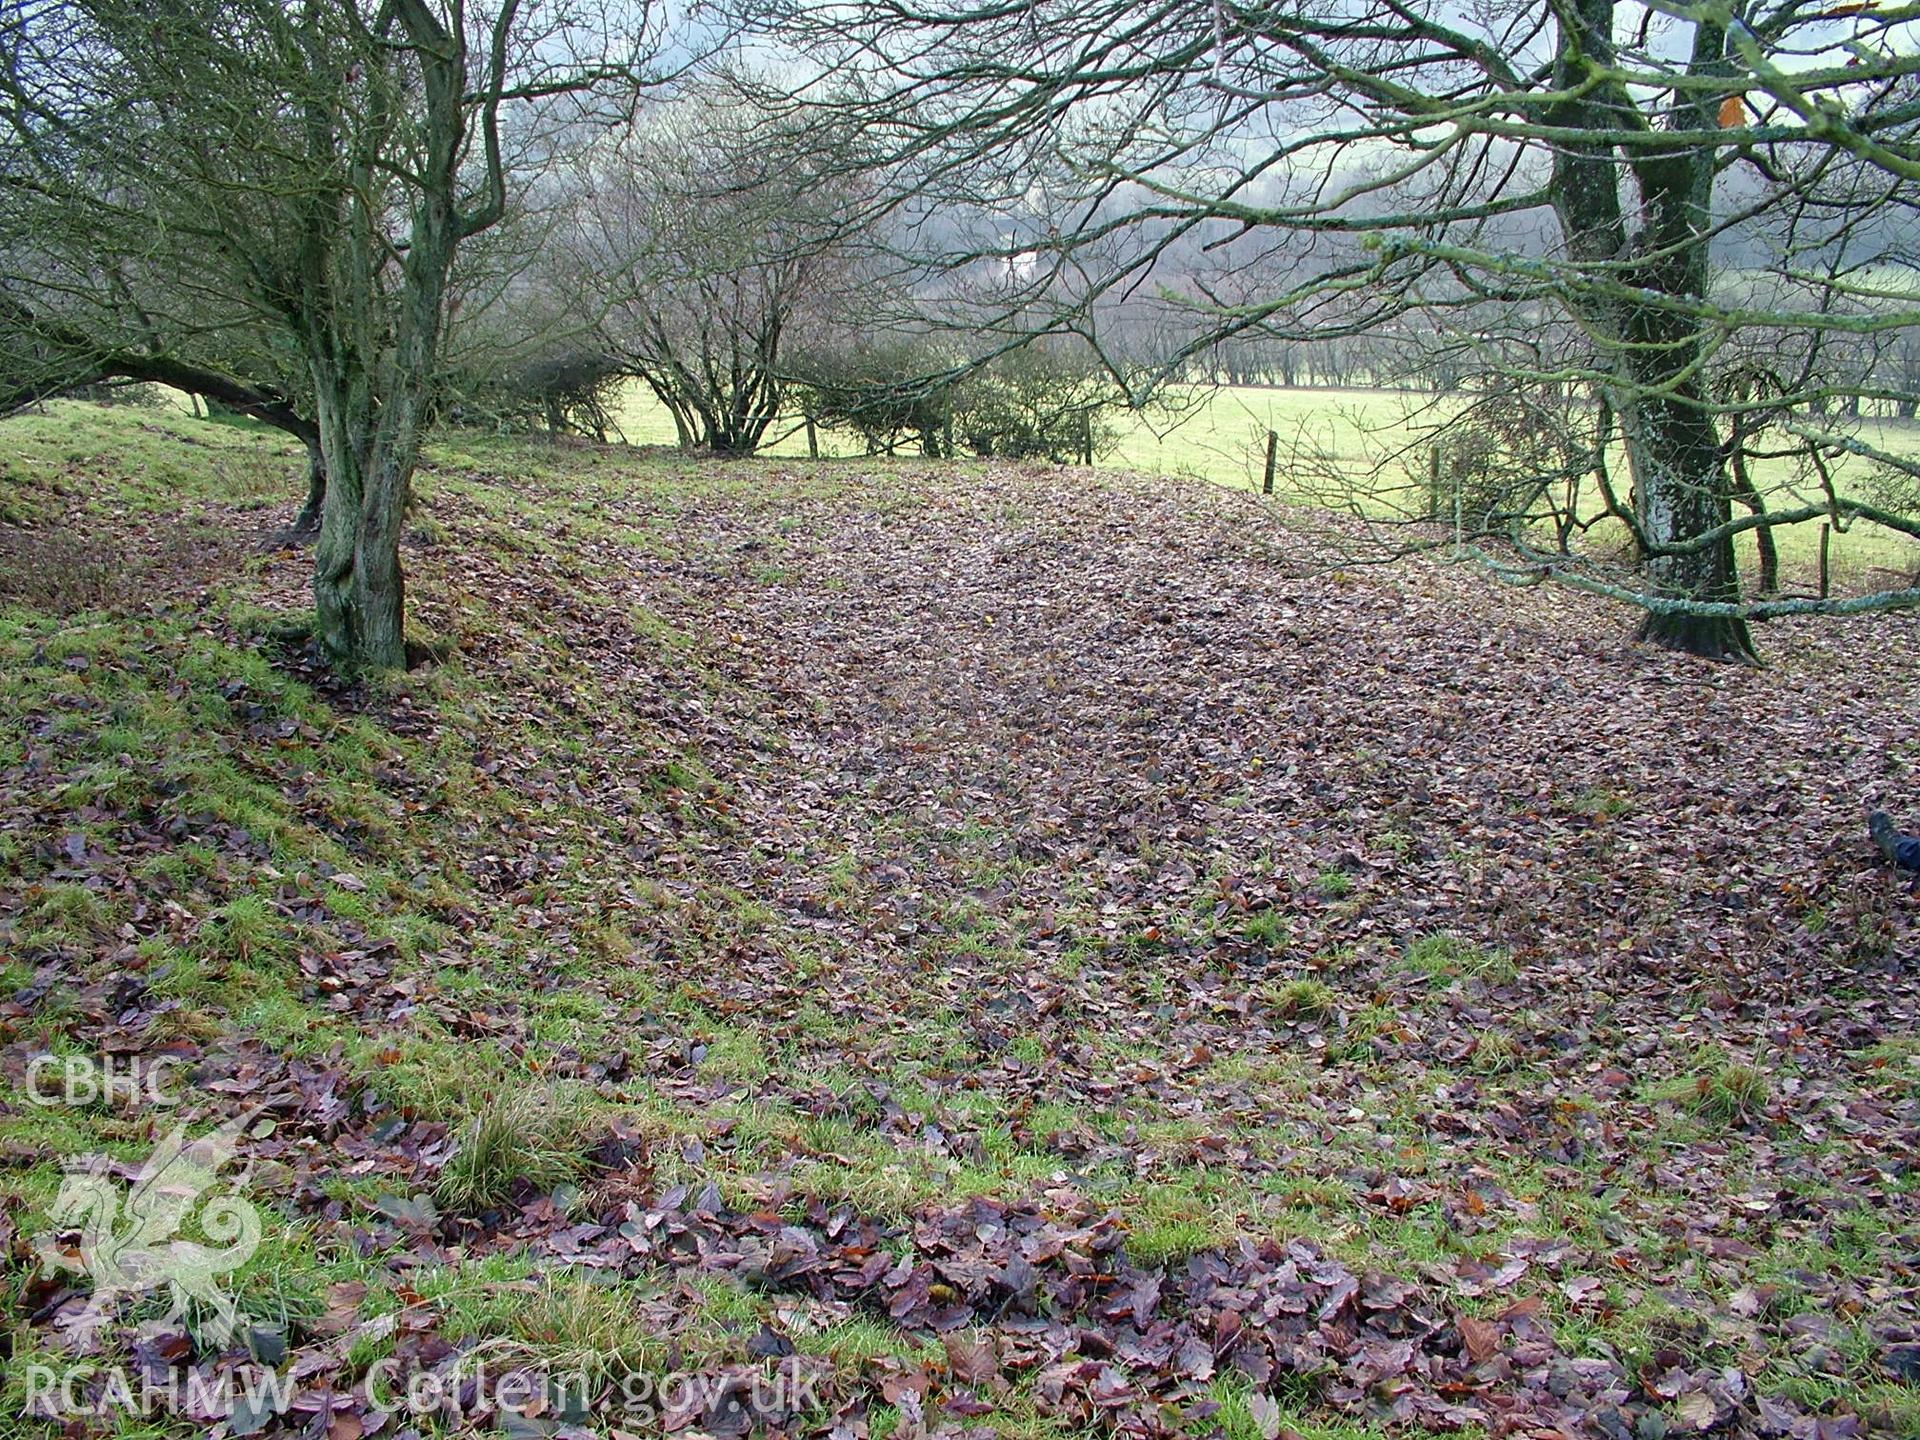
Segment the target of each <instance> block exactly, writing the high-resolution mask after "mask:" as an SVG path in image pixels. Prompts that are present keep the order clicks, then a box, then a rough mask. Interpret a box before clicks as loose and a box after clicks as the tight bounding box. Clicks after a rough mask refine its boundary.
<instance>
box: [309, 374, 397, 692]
mask: <svg viewBox="0 0 1920 1440" xmlns="http://www.w3.org/2000/svg"><path fill="white" fill-rule="evenodd" d="M322 378H323V377H322V376H321V375H319V374H316V376H315V381H316V384H315V389H316V392H317V393H318V396H319V404H318V409H319V412H320V445H321V450H322V453H323V455H324V457H325V461H326V467H327V490H326V500H325V503H324V504H323V506H322V508H321V523H320V539H319V543H318V544H317V545H316V546H315V547H314V571H313V598H314V608H315V610H316V611H317V612H318V619H319V637H320V643H321V644H322V645H323V646H324V647H325V649H326V650H327V652H328V653H329V654H330V655H332V656H334V657H335V658H336V659H337V660H339V661H340V662H342V663H343V664H345V665H347V666H350V667H353V668H359V669H404V668H405V667H406V663H407V642H406V579H405V576H404V574H403V572H402V570H401V567H400V528H401V525H402V524H403V523H404V519H405V515H406V503H407V491H408V487H409V484H410V483H411V480H412V477H413V467H414V462H415V459H416V458H417V455H416V451H417V442H416V441H415V440H414V435H413V433H412V431H411V427H404V426H399V427H396V426H392V425H390V424H388V423H386V422H387V420H388V418H389V417H388V416H386V415H382V416H380V417H379V418H376V417H375V414H374V411H373V407H372V405H371V404H370V403H369V402H368V399H367V387H366V386H365V385H364V384H363V383H361V382H359V381H358V380H356V379H353V378H345V377H328V378H329V379H330V380H331V382H332V383H331V384H323V383H320V382H321V381H322ZM388 403H389V406H391V405H392V404H393V403H394V402H393V400H391V399H390V400H389V402H388ZM401 403H403V404H404V403H405V402H404V401H402V402H401ZM396 430H403V431H405V432H407V433H402V434H396V433H395V431H396ZM396 441H397V442H400V443H398V444H396V443H395V442H396Z"/></svg>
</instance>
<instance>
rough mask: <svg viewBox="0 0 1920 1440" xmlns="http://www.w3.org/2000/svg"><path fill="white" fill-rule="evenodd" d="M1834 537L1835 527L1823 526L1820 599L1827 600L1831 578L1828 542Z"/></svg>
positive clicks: (1821, 531)
mask: <svg viewBox="0 0 1920 1440" xmlns="http://www.w3.org/2000/svg"><path fill="white" fill-rule="evenodd" d="M1832 536H1833V526H1831V525H1827V524H1823V525H1821V527H1820V598H1821V599H1822V600H1824V599H1826V598H1827V588H1828V584H1829V576H1828V573H1827V542H1828V541H1829V540H1830V539H1831V538H1832Z"/></svg>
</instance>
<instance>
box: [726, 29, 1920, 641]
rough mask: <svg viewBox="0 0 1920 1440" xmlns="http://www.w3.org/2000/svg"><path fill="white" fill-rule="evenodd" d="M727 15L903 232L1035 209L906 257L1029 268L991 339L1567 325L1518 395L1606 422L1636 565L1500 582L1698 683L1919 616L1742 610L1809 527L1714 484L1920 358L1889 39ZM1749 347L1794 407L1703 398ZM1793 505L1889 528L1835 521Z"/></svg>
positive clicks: (1904, 70)
mask: <svg viewBox="0 0 1920 1440" xmlns="http://www.w3.org/2000/svg"><path fill="white" fill-rule="evenodd" d="M743 4H744V7H745V8H744V10H743V18H745V19H747V20H749V21H751V22H754V23H757V24H759V25H761V26H763V27H765V28H766V29H767V30H769V31H770V32H772V33H775V34H777V35H779V36H781V37H782V38H784V39H785V40H786V41H788V42H789V43H792V44H794V45H795V46H796V48H800V49H804V50H805V52H806V53H808V54H809V55H810V56H812V57H814V58H815V59H816V61H817V62H818V64H817V68H816V69H813V70H810V71H809V72H808V74H809V77H810V78H808V79H807V81H806V82H805V83H803V84H801V85H798V86H793V87H789V89H788V91H787V93H786V96H785V99H786V101H787V105H788V109H787V112H786V114H787V118H788V120H789V121H790V122H791V123H794V124H797V125H799V126H801V127H805V126H808V125H820V124H825V125H831V126H832V127H834V128H835V129H836V130H837V131H842V132H845V131H851V132H852V133H856V134H858V135H859V136H860V137H861V141H862V146H863V152H862V159H863V160H864V162H865V163H867V164H868V165H871V166H873V167H877V168H879V169H883V170H885V171H886V172H887V173H889V174H890V175H891V177H892V181H893V183H892V186H891V196H892V201H891V203H892V204H893V205H894V206H895V207H896V208H902V209H912V210H915V211H916V212H924V211H931V210H935V209H937V208H939V207H940V206H942V205H947V204H954V205H959V204H965V205H968V206H973V207H976V208H977V207H981V206H986V207H989V208H991V209H993V210H994V211H996V213H998V214H1001V215H1005V216H1013V217H1016V220H1017V219H1018V217H1020V216H1022V215H1034V214H1035V213H1036V212H1035V211H1034V210H1033V208H1032V206H1031V202H1030V197H1031V196H1032V195H1033V194H1034V193H1035V192H1036V190H1039V189H1042V188H1044V190H1045V193H1046V195H1047V197H1048V215H1049V218H1048V220H1047V223H1046V224H1044V225H1040V224H1030V225H1025V226H1022V225H1020V224H1017V223H1016V224H1014V225H1012V226H1008V225H1006V224H1002V225H1001V227H1000V229H999V230H998V231H997V232H987V231H985V230H979V231H976V232H975V233H973V234H972V235H970V236H954V235H951V234H949V235H946V236H943V237H942V243H941V244H940V245H938V246H932V247H929V250H928V253H929V258H932V259H937V260H938V261H939V262H940V263H943V264H945V265H947V266H948V267H951V268H958V269H964V268H966V267H969V266H974V267H977V266H981V265H991V264H994V263H998V264H1000V265H1002V266H1006V265H1007V264H1008V263H1009V261H1010V260H1011V259H1013V258H1015V257H1016V256H1024V257H1027V258H1028V260H1029V261H1032V260H1036V259H1037V261H1038V262H1039V263H1037V264H1032V265H1030V270H1031V276H1030V280H1029V283H1028V284H1027V285H1026V286H1025V287H1024V291H1025V293H1024V294H1023V295H1022V296H1020V297H1019V300H1018V303H1017V305H1016V304H1011V303H1010V304H1009V305H1008V307H1007V311H1006V313H1008V314H1012V313H1015V311H1016V310H1017V311H1018V312H1019V313H1021V314H1025V315H1032V314H1033V313H1035V305H1036V302H1037V301H1038V300H1040V299H1043V298H1044V299H1046V300H1048V301H1050V302H1051V305H1052V310H1051V316H1050V318H1049V320H1048V322H1047V323H1048V324H1049V325H1050V326H1053V327H1064V328H1077V329H1081V330H1082V333H1086V329H1087V326H1088V322H1089V320H1090V318H1091V317H1094V316H1095V315H1096V314H1097V312H1098V307H1099V305H1100V304H1101V303H1102V302H1103V301H1105V300H1111V298H1112V297H1114V296H1119V295H1131V294H1137V293H1142V292H1144V291H1146V290H1147V289H1148V288H1149V283H1150V277H1156V278H1157V285H1158V291H1159V294H1160V295H1161V297H1162V299H1163V300H1164V301H1165V302H1167V303H1169V304H1173V305H1176V306H1179V307H1181V308H1184V309H1185V310H1186V311H1188V312H1189V313H1191V314H1192V315H1193V316H1194V317H1196V319H1197V320H1198V321H1199V322H1200V323H1198V324H1196V325H1195V327H1194V333H1193V335H1192V338H1191V339H1190V340H1189V342H1188V343H1187V344H1186V345H1185V346H1184V347H1183V348H1182V350H1181V351H1179V352H1176V354H1175V355H1173V356H1171V357H1169V359H1170V361H1171V362H1172V363H1173V364H1178V363H1179V362H1181V361H1183V360H1184V359H1186V358H1187V357H1190V356H1193V355H1197V354H1200V353H1203V352H1204V351H1205V350H1206V349H1207V348H1208V347H1209V346H1211V345H1213V344H1216V343H1217V342H1219V341H1220V340H1222V339H1226V338H1232V337H1241V336H1250V335H1258V336H1263V337H1266V338H1269V339H1272V340H1275V341H1296V340H1297V341H1312V340H1318V341H1326V340H1329V339H1336V338H1338V337H1341V336H1346V335H1362V334H1377V333H1380V332H1382V331H1383V330H1387V329H1390V328H1392V327H1395V326H1408V325H1413V326H1414V327H1415V328H1417V327H1418V326H1419V325H1422V324H1424V325H1427V326H1429V327H1438V328H1440V329H1443V330H1445V331H1447V332H1448V333H1449V334H1450V335H1451V336H1452V337H1453V338H1454V339H1455V340H1462V341H1469V342H1470V341H1471V340H1472V338H1473V336H1474V333H1475V324H1474V321H1475V318H1476V317H1478V316H1480V315H1482V314H1484V313H1485V309H1486V307H1488V306H1497V307H1502V308H1504V309H1506V310H1507V311H1508V312H1509V313H1525V312H1527V311H1529V310H1532V311H1534V312H1536V313H1549V312H1550V313H1552V314H1553V315H1556V316H1559V317H1564V318H1565V319H1566V320H1568V321H1570V322H1571V323H1572V324H1573V325H1575V326H1576V327H1577V329H1578V331H1579V333H1580V335H1581V337H1582V339H1583V342H1584V351H1583V353H1582V354H1581V355H1579V356H1578V357H1576V358H1575V359H1573V360H1572V361H1571V362H1570V363H1568V364H1565V365H1562V366H1558V367H1556V368H1554V369H1553V370H1552V371H1551V372H1549V373H1531V372H1529V371H1528V369H1527V368H1526V367H1525V365H1524V364H1522V365H1520V366H1518V367H1513V368H1510V370H1509V375H1508V378H1509V379H1511V380H1515V381H1520V382H1525V383H1534V384H1556V385H1561V386H1583V387H1588V388H1589V389H1590V390H1591V392H1592V394H1593V396H1594V401H1593V403H1595V404H1596V405H1603V406H1604V407H1605V409H1606V412H1607V413H1608V414H1609V415H1610V416H1611V417H1612V419H1613V421H1614V423H1615V424H1616V425H1617V427H1618V434H1619V435H1620V437H1621V439H1622V441H1623V443H1624V446H1625V450H1626V453H1627V456H1628V462H1629V470H1630V473H1631V482H1632V484H1631V491H1630V496H1629V498H1628V500H1627V501H1626V502H1624V503H1623V504H1622V506H1621V514H1622V516H1623V517H1624V518H1625V520H1626V522H1627V524H1628V528H1629V530H1630V533H1631V536H1632V539H1633V545H1634V550H1635V552H1636V555H1637V561H1638V563H1637V565H1636V566H1634V567H1632V568H1630V569H1624V570H1623V569H1622V568H1620V567H1619V566H1617V565H1613V564H1610V563H1609V562H1608V558H1607V557H1606V556H1605V555H1604V554H1602V553H1598V552H1588V551H1583V550H1580V549H1579V548H1577V547H1576V548H1575V549H1572V550H1563V549H1562V548H1560V547H1558V546H1556V545H1552V544H1545V545H1542V544H1539V543H1537V541H1536V538H1535V536H1534V535H1533V534H1532V532H1531V531H1530V530H1528V529H1527V528H1526V527H1525V526H1524V525H1523V524H1521V523H1519V522H1518V521H1516V523H1515V524H1514V526H1513V528H1511V529H1510V531H1509V533H1508V535H1507V536H1506V537H1501V538H1503V539H1504V540H1505V541H1506V542H1508V543H1509V545H1510V553H1509V554H1508V555H1507V556H1506V558H1505V560H1504V561H1503V562H1502V563H1503V564H1504V565H1505V568H1506V569H1507V570H1508V571H1509V573H1513V574H1516V575H1525V576H1527V577H1532V578H1538V577H1545V578H1553V579H1558V580H1563V581H1567V582H1569V583H1572V584H1575V585H1580V586H1584V587H1585V588H1588V589H1592V590H1596V591H1600V592H1603V593H1606V594H1610V595H1616V596H1620V597H1622V598H1626V599H1630V600H1633V601H1634V602H1636V603H1638V604H1639V605H1641V606H1642V607H1644V609H1645V610H1646V611H1647V615H1646V620H1645V625H1644V632H1643V633H1644V634H1645V635H1646V636H1647V637H1648V638H1649V639H1652V640H1654V641H1657V642H1659V643H1662V644H1665V645H1670V646H1674V647H1678V648H1682V649H1686V650H1691V651H1695V652H1698V653H1701V654H1705V655H1710V656H1716V657H1725V658H1750V657H1751V656H1752V654H1753V648H1752V641H1751V638H1750V635H1749V632H1748V628H1747V624H1748V621H1749V620H1750V619H1751V618H1755V617H1764V616H1767V615H1775V614H1786V613H1796V612H1839V611H1850V610H1862V609H1872V608H1885V607H1890V606H1896V605H1910V604H1914V603H1917V602H1920V591H1916V590H1912V589H1900V590H1893V591H1885V592H1879V593H1876V594H1873V595H1867V596H1856V597H1850V598H1847V599H1831V600H1827V599H1806V598H1791V599H1755V598H1752V597H1748V596H1745V595H1743V594H1742V592H1741V588H1740V583H1739V576H1738V574H1737V571H1736V567H1735V561H1734V539H1735V537H1736V535H1738V534H1740V533H1742V532H1744V531H1746V530H1750V529H1760V528H1771V527H1773V526H1776V525H1779V524H1786V523H1794V522H1796V521H1797V520H1803V519H1805V518H1807V513H1808V507H1807V506H1804V505H1794V506H1787V507H1781V508H1776V509H1773V510H1770V511H1765V512H1753V513H1747V514H1743V515H1741V516H1740V517H1738V518H1735V517H1734V515H1733V508H1732V507H1733V501H1734V498H1735V493H1736V480H1735V477H1734V475H1733V473H1732V466H1731V464H1730V458H1729V457H1730V450H1729V441H1730V439H1731V438H1732V432H1733V430H1734V428H1735V425H1736V421H1737V420H1738V417H1740V416H1742V415H1743V414H1748V413H1752V412H1755V411H1764V412H1766V413H1767V414H1769V415H1772V414H1776V413H1777V412H1779V411H1780V410H1781V408H1782V407H1783V406H1784V407H1785V408H1786V410H1787V411H1789V412H1791V413H1792V414H1793V415H1794V416H1796V417H1797V418H1796V419H1795V420H1794V422H1793V424H1792V425H1790V426H1788V427H1786V428H1785V429H1784V430H1783V431H1782V432H1781V433H1785V434H1791V435H1794V436H1796V437H1797V438H1798V440H1799V442H1800V444H1801V445H1802V447H1803V448H1804V449H1805V450H1806V451H1807V452H1808V453H1809V454H1813V453H1821V454H1825V455H1828V456H1837V455H1840V454H1842V453H1847V452H1849V451H1852V452H1855V453H1857V452H1859V451H1860V449H1861V442H1859V441H1858V440H1857V439H1855V438H1852V437H1848V436H1846V435H1844V434H1842V433H1840V432H1839V431H1838V430H1837V429H1836V428H1835V427H1834V426H1832V425H1830V424H1826V423H1822V422H1821V421H1820V419H1819V417H1818V416H1817V415H1814V414H1813V413H1812V412H1813V409H1814V403H1815V401H1816V400H1817V399H1819V398H1820V397H1821V396H1822V395H1823V394H1825V393H1828V392H1829V391H1830V390H1831V388H1832V387H1831V386H1830V385H1829V377H1828V375H1827V372H1826V371H1825V370H1824V369H1823V366H1822V364H1821V362H1820V360H1819V356H1820V353H1821V345H1822V342H1827V344H1828V348H1831V342H1833V341H1834V340H1835V339H1837V338H1838V337H1843V336H1854V337H1858V336H1866V335H1892V334H1894V333H1896V332H1899V331H1902V330H1905V329H1910V328H1911V327H1912V326H1914V325H1915V324H1916V323H1920V304H1917V303H1916V300H1915V298H1914V297H1915V287H1914V286H1913V284H1912V280H1911V276H1912V268H1911V265H1910V263H1909V261H1908V259H1907V255H1906V248H1905V247H1904V246H1903V245H1902V244H1901V243H1900V236H1901V235H1902V234H1906V235H1910V234H1911V233H1912V231H1913V226H1914V224H1915V222H1916V215H1915V206H1916V201H1915V199H1914V196H1915V195H1916V194H1920V187H1916V186H1915V183H1914V182H1915V181H1916V180H1920V99H1917V98H1916V88H1915V76H1916V75H1920V56H1917V55H1915V54H1914V53H1913V52H1912V48H1911V46H1910V45H1908V44H1906V43H1905V42H1904V41H1903V38H1902V36H1903V34H1904V32H1903V31H1902V29H1901V28H1900V27H1901V26H1902V25H1903V24H1904V23H1905V17H1906V13H1907V12H1905V11H1904V10H1899V9H1884V10H1883V9H1882V8H1881V7H1877V6H1874V5H1847V6H1839V7H1832V8H1825V7H1821V8H1814V7H1808V6H1804V5H1801V4H1798V3H1796V0H1663V3H1662V4H1660V5H1659V6H1657V7H1649V6H1645V5H1642V4H1638V3H1629V0H1564V3H1561V0H1554V3H1546V0H1520V3H1515V4H1510V5H1500V6H1493V7H1484V6H1483V7H1474V6H1458V5H1452V4H1441V3H1438V0H1417V3H1409V0H1334V3H1332V4H1326V5H1315V6H1309V7H1300V6H1282V7H1273V6H1244V5H1236V4H1231V3H1227V4H1223V3H1218V0H1151V3H1149V4H1147V5H1144V6H1142V5H1138V4H1135V3H1132V0H1071V3H1065V4H1061V5H1054V6H1044V7H1041V6H1025V5H1023V6H1013V7H1009V6H1004V5H1000V4H995V3H989V0H979V3H974V0H963V3H959V4H945V5H934V6H931V7H925V6H922V7H912V8H903V7H899V6H896V5H893V4H890V3H887V0H852V3H849V4H846V5H839V6H831V7H815V6H811V5H808V4H805V3H802V0H743ZM1036 175H1040V176H1044V185H1042V183H1041V181H1039V180H1037V179H1036ZM1066 197H1070V198H1071V199H1072V201H1073V202H1074V206H1075V208H1074V209H1073V210H1072V213H1071V216H1070V218H1069V219H1068V220H1067V221H1065V222H1064V223H1062V222H1061V221H1060V220H1059V219H1058V216H1059V214H1060V209H1061V204H1062V201H1063V198H1066ZM1723 255H1730V256H1732V257H1733V258H1732V259H1731V260H1722V259H1720V258H1719V257H1721V256H1723ZM1727 266H1733V267H1734V268H1746V269H1754V268H1766V269H1769V270H1770V271H1771V272H1772V273H1773V274H1774V275H1775V276H1776V277H1777V278H1778V279H1779V280H1780V281H1781V283H1780V284H1778V285H1775V286H1772V287H1770V288H1769V289H1768V290H1767V292H1766V297H1765V299H1764V300H1763V301H1760V302H1758V303H1753V302H1751V301H1750V299H1749V297H1746V296H1743V295H1741V294H1739V293H1735V292H1732V291H1730V290H1729V289H1728V287H1726V286H1725V285H1723V284H1721V283H1718V282H1719V273H1718V272H1720V271H1722V270H1723V269H1724V268H1726V267H1727ZM1250 272H1251V273H1258V274H1261V275H1263V276H1264V277H1266V280H1267V284H1266V285H1265V287H1264V288H1263V289H1262V290H1261V291H1260V292H1259V293H1257V294H1247V293H1245V288H1244V285H1241V284H1239V283H1238V282H1239V281H1240V280H1241V279H1242V278H1243V277H1245V276H1246V275H1247V274H1249V273H1250ZM1230 281H1233V282H1235V283H1229V282H1230ZM1753 327H1766V328H1770V329H1773V330H1775V331H1777V332H1779V333H1783V334H1789V335H1792V336H1794V337H1796V338H1797V340H1798V342H1799V348H1800V350H1801V351H1802V352H1803V353H1804V354H1806V355H1808V356H1809V357H1812V363H1810V364H1809V365H1808V366H1807V367H1806V368H1805V369H1804V371H1803V372H1802V373H1800V374H1798V375H1796V376H1795V383H1794V384H1793V385H1792V386H1791V387H1790V389H1789V391H1788V393H1786V394H1779V393H1768V394H1766V395H1764V396H1751V397H1748V398H1741V397H1740V396H1739V395H1738V394H1737V393H1732V392H1726V393H1721V394H1716V393H1715V391H1714V387H1713V385H1712V384H1711V383H1710V378H1709V377H1710V375H1711V372H1712V368H1713V365H1714V362H1715V359H1716V356H1718V355H1719V353H1720V352H1721V351H1722V350H1723V349H1724V348H1725V347H1726V346H1728V344H1729V343H1730V342H1731V341H1732V340H1733V339H1734V338H1735V337H1737V336H1738V335H1740V334H1741V333H1742V332H1743V331H1746V330H1749V329H1751V328H1753ZM1893 403H1894V404H1895V405H1897V404H1898V403H1899V402H1898V400H1897V398H1896V399H1894V401H1893ZM1867 448H1868V449H1869V450H1870V449H1871V447H1867ZM1874 458H1876V459H1877V460H1879V461H1880V462H1882V463H1886V464H1891V465H1896V466H1897V465H1900V464H1911V463H1912V462H1911V461H1908V460H1905V459H1903V457H1900V456H1897V455H1896V456H1883V455H1878V454H1877V453H1876V454H1875V456H1874ZM1543 483H1555V482H1553V481H1552V479H1551V477H1547V479H1546V480H1545V481H1544V482H1543ZM1820 502H1821V503H1822V504H1823V505H1824V506H1826V507H1827V508H1828V509H1829V510H1831V512H1832V513H1833V514H1834V515H1835V516H1836V517H1844V518H1846V519H1849V520H1851V519H1855V518H1860V519H1865V520H1867V521H1869V522H1870V523H1882V524H1891V525H1893V526H1894V528H1897V529H1906V526H1905V524H1904V523H1903V522H1902V520H1901V517H1898V516H1895V515H1891V514H1889V513H1887V512H1883V511H1879V510H1877V509H1876V507H1873V506H1871V505H1868V504H1866V503H1865V502H1862V501H1859V500H1857V499H1855V498H1852V497H1850V496H1848V495H1846V494H1844V493H1842V492H1840V491H1838V490H1834V491H1833V492H1832V493H1830V494H1826V495H1822V496H1821V497H1820ZM1814 513H1818V512H1817V511H1816V512H1814ZM1907 533H1912V532H1911V531H1910V530H1909V531H1908V532H1907Z"/></svg>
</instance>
